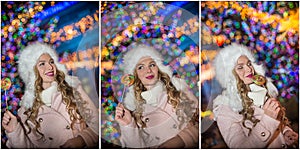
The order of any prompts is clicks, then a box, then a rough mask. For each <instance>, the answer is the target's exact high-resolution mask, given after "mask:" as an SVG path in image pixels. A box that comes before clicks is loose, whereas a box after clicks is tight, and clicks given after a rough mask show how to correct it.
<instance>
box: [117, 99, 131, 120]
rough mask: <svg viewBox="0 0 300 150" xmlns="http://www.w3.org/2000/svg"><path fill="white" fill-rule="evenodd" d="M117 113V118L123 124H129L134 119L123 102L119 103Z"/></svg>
mask: <svg viewBox="0 0 300 150" xmlns="http://www.w3.org/2000/svg"><path fill="white" fill-rule="evenodd" d="M115 114H116V115H115V120H116V121H117V122H118V123H119V124H121V125H122V126H126V125H128V124H129V123H130V122H131V120H132V116H131V114H130V112H129V110H127V109H126V108H124V106H123V104H121V103H119V104H118V105H117V107H116V113H115Z"/></svg>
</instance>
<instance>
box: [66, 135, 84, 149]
mask: <svg viewBox="0 0 300 150" xmlns="http://www.w3.org/2000/svg"><path fill="white" fill-rule="evenodd" d="M85 146H86V144H85V142H84V140H83V138H82V137H81V136H77V137H74V138H72V139H69V140H67V141H66V142H65V143H64V144H63V145H61V146H60V148H84V147H85Z"/></svg>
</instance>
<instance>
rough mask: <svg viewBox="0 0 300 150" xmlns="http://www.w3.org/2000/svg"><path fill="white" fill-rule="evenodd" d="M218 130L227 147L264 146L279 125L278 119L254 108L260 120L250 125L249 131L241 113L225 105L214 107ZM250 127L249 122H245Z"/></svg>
mask: <svg viewBox="0 0 300 150" xmlns="http://www.w3.org/2000/svg"><path fill="white" fill-rule="evenodd" d="M214 113H218V116H217V118H216V121H217V124H218V127H219V129H220V132H221V134H222V136H223V138H224V140H225V142H226V144H227V146H228V147H229V148H265V147H267V146H268V143H269V141H270V140H271V138H272V136H273V134H274V133H275V131H276V130H277V128H278V126H279V123H280V122H279V121H278V120H275V119H273V118H271V117H269V116H268V115H265V114H264V112H263V110H262V109H259V108H255V114H254V115H255V117H256V118H257V119H259V120H260V121H259V122H258V123H257V124H256V126H254V127H252V131H251V133H250V134H249V135H248V133H249V130H248V129H246V128H245V127H244V126H243V124H242V119H243V118H242V115H239V114H238V113H236V112H234V111H232V109H230V108H229V107H228V106H226V105H219V106H217V107H216V108H215V109H214ZM246 126H247V127H250V126H251V122H248V123H247V122H246Z"/></svg>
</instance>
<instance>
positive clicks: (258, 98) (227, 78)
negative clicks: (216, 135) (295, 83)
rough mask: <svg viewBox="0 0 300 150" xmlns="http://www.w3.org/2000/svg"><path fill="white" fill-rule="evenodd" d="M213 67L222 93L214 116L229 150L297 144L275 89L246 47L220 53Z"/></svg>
mask: <svg viewBox="0 0 300 150" xmlns="http://www.w3.org/2000/svg"><path fill="white" fill-rule="evenodd" d="M214 67H215V70H216V79H217V80H218V81H219V83H220V84H221V86H222V88H224V91H223V92H222V94H221V95H219V96H217V97H216V99H215V100H214V102H213V107H214V109H213V112H214V115H215V119H216V121H217V124H218V127H219V129H220V132H221V134H222V136H223V138H224V140H225V142H226V144H227V145H228V147H229V148H285V147H288V146H292V145H293V144H295V143H296V142H297V141H298V134H297V133H295V132H294V131H293V130H292V129H291V128H289V127H288V125H289V122H288V119H287V118H286V116H285V110H284V108H283V107H282V106H281V105H280V102H279V101H278V100H277V99H276V97H277V95H278V91H277V89H276V87H275V86H274V85H273V84H272V83H271V80H270V79H268V78H267V79H266V78H265V77H264V75H265V70H264V68H263V67H262V66H259V65H257V64H256V63H255V59H254V56H253V54H252V53H251V52H250V51H249V50H248V49H247V48H246V47H245V46H242V45H239V44H235V43H234V44H232V45H229V46H227V47H225V48H223V49H222V50H220V52H219V53H218V54H217V56H216V58H215V60H214Z"/></svg>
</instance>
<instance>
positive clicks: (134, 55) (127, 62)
mask: <svg viewBox="0 0 300 150" xmlns="http://www.w3.org/2000/svg"><path fill="white" fill-rule="evenodd" d="M147 56H150V57H151V58H152V59H153V60H154V61H155V63H156V64H157V66H158V68H159V69H160V70H161V71H162V72H164V73H167V74H168V75H169V77H172V74H173V71H172V69H171V68H170V67H169V66H165V65H163V58H162V56H161V54H160V53H159V52H158V51H157V50H155V49H154V48H152V47H149V46H146V45H138V46H136V47H135V48H133V49H131V50H130V51H128V52H127V53H126V54H125V55H124V57H123V62H124V63H123V64H124V73H125V74H132V75H133V71H134V69H135V67H136V65H137V63H138V61H139V60H140V59H141V58H143V57H147Z"/></svg>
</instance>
